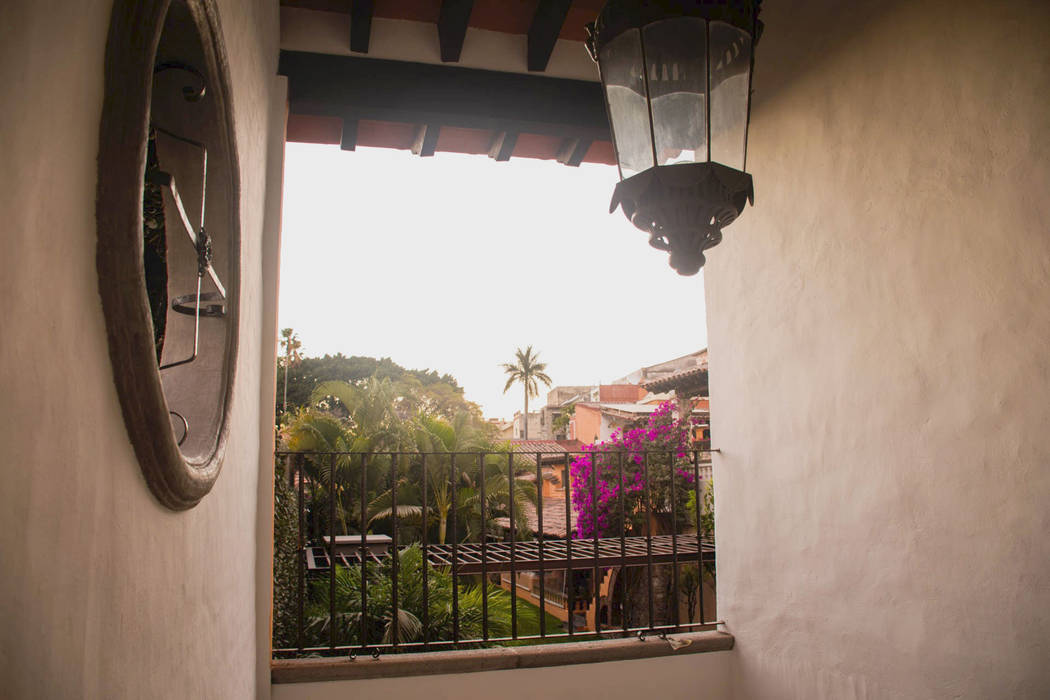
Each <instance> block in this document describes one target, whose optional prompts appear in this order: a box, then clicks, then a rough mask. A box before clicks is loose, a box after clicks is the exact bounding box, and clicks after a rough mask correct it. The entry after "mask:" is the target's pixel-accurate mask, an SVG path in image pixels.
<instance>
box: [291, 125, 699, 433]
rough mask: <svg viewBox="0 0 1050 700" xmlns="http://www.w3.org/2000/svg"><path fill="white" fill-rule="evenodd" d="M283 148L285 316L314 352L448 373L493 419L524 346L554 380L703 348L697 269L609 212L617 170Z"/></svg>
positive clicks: (515, 400) (625, 368)
mask: <svg viewBox="0 0 1050 700" xmlns="http://www.w3.org/2000/svg"><path fill="white" fill-rule="evenodd" d="M286 148H287V150H286V156H285V158H286V159H285V182H284V220H283V232H282V241H281V281H280V311H279V324H280V325H279V327H280V328H289V327H290V328H293V329H294V330H295V331H296V333H297V334H298V335H299V338H300V339H301V341H302V343H303V353H304V354H305V355H307V356H310V357H313V356H320V355H324V354H335V353H338V352H341V353H343V354H344V355H348V356H349V355H365V356H372V357H390V358H391V359H393V360H394V361H395V362H397V363H398V364H400V365H402V366H404V367H406V368H409V369H433V370H436V371H437V372H439V373H442V374H444V373H446V372H447V373H449V374H451V375H452V376H454V377H455V378H456V380H457V381H458V382H459V384H460V386H462V387H463V388H464V390H465V395H466V398H467V399H468V400H470V401H474V402H477V403H478V404H480V405H481V407H482V410H483V412H484V414H485V416H486V417H488V418H505V419H509V418H511V416H512V415H513V414H514V411H516V410H521V408H522V404H523V394H522V388H521V385H515V386H514V387H512V388H511V389H510V390H509V391H508V392H507V393H506V394H504V393H503V387H504V385H505V383H506V380H505V376H504V374H503V369H502V368H501V366H500V365H501V364H502V363H504V362H512V361H513V359H514V353H515V350H516V349H517V348H519V347H520V348H524V347H526V346H528V345H532V346H533V349H534V351H537V352H538V353H539V356H540V360H541V361H543V362H546V363H547V374H549V375H550V377H551V379H552V380H553V381H554V385H555V386H557V385H577V384H579V385H583V384H598V383H608V382H610V381H612V380H614V379H616V378H618V377H622V376H624V375H626V374H628V373H630V372H632V371H634V370H636V369H638V368H640V367H643V366H646V365H651V364H656V363H658V362H662V361H664V360H670V359H672V358H675V357H679V356H681V355H685V354H688V353H690V352H694V351H696V350H699V349H701V348H703V347H706V345H707V321H706V317H705V313H704V292H703V272H702V271H701V273H700V274H699V275H696V276H694V277H680V276H679V275H678V274H677V273H676V272H674V270H672V269H671V268H670V267H669V266H668V264H667V254H666V253H664V252H661V251H658V250H656V249H654V248H651V247H650V246H649V245H648V237H647V236H646V234H644V233H642V232H641V231H639V230H638V229H636V228H634V226H632V225H631V224H630V222H628V221H627V219H626V218H625V217H624V216H623V213H622V212H621V211H620V210H617V211H616V212H614V213H613V214H609V213H608V212H609V201H610V198H611V197H612V191H613V187H614V186H615V184H616V181H617V172H616V168H614V167H610V166H604V165H591V164H584V165H582V166H580V167H579V168H570V167H568V166H565V165H562V164H560V163H557V162H554V161H540V160H533V159H526V158H512V159H511V160H510V161H509V162H504V163H497V162H496V161H494V160H492V159H491V158H488V157H485V156H475V155H461V154H453V153H438V154H436V155H435V156H434V157H432V158H420V157H418V156H414V155H412V154H411V153H409V152H407V151H397V150H392V149H373V148H358V150H357V151H342V150H340V149H339V147H338V146H322V145H314V144H300V143H289V144H287V147H286ZM546 392H547V389H546V387H544V386H543V385H541V386H540V396H539V398H537V399H535V400H530V404H529V408H530V410H532V409H534V408H538V407H539V406H542V405H543V404H544V403H545V398H546Z"/></svg>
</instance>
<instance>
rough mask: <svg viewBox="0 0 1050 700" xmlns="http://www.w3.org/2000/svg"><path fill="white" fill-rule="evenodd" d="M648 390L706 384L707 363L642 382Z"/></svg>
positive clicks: (702, 385)
mask: <svg viewBox="0 0 1050 700" xmlns="http://www.w3.org/2000/svg"><path fill="white" fill-rule="evenodd" d="M642 386H644V387H645V388H646V389H648V390H649V391H653V392H656V391H670V390H671V389H686V390H689V389H697V388H706V386H707V363H706V362H705V363H703V364H702V365H700V366H699V367H692V368H690V369H684V370H680V371H678V372H674V373H673V374H668V375H667V376H664V377H660V378H659V379H654V380H652V381H649V382H645V383H644V384H642Z"/></svg>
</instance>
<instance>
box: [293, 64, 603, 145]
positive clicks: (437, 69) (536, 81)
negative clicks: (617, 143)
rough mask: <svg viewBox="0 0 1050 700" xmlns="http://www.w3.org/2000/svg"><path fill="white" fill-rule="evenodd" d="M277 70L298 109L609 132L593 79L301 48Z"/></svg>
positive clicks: (598, 137)
mask: <svg viewBox="0 0 1050 700" xmlns="http://www.w3.org/2000/svg"><path fill="white" fill-rule="evenodd" d="M279 72H280V73H281V75H285V76H288V100H289V103H290V107H291V111H292V113H293V114H310V115H315V116H332V117H338V118H340V119H347V118H351V117H352V118H355V119H373V120H377V121H393V122H402V123H406V124H436V125H441V126H453V127H461V128H467V129H487V130H491V131H508V132H510V131H512V132H515V133H530V134H544V135H550V136H557V137H559V138H588V139H592V140H594V141H608V140H609V139H610V135H609V122H608V117H607V116H606V113H605V103H604V101H603V100H602V90H601V85H600V84H599V83H596V82H589V81H584V80H568V79H562V78H548V77H546V76H542V75H525V74H520V73H501V72H496V71H486V70H477V69H473V68H463V67H461V66H442V65H431V64H421V63H409V62H405V61H387V60H382V59H374V58H364V57H354V56H334V55H325V54H316V53H306V52H298V51H282V52H281V58H280V66H279Z"/></svg>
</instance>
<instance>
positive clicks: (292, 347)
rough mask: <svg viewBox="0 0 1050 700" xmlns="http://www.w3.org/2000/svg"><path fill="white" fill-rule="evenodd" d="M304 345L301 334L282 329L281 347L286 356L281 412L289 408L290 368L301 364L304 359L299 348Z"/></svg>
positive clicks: (283, 363) (284, 360) (283, 364)
mask: <svg viewBox="0 0 1050 700" xmlns="http://www.w3.org/2000/svg"><path fill="white" fill-rule="evenodd" d="M302 347H303V344H302V342H301V341H300V340H299V334H298V333H296V332H295V331H293V330H292V329H291V328H282V329H281V349H282V350H284V358H283V361H282V363H281V364H282V366H283V367H284V399H283V400H282V401H281V413H284V412H286V411H287V410H288V370H289V369H290V368H291V367H292V366H293V365H297V364H299V361H300V360H302V359H303V356H302V354H301V353H300V352H299V349H300V348H302Z"/></svg>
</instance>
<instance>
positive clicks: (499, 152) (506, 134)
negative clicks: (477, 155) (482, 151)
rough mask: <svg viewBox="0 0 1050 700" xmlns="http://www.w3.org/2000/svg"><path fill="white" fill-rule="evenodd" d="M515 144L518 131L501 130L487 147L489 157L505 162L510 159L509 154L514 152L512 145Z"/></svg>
mask: <svg viewBox="0 0 1050 700" xmlns="http://www.w3.org/2000/svg"><path fill="white" fill-rule="evenodd" d="M517 144H518V132H516V131H501V132H499V133H498V134H496V138H494V139H493V140H492V146H490V147H489V158H492V159H493V160H495V161H497V162H500V163H505V162H507V161H508V160H510V157H511V155H512V154H513V153H514V146H516V145H517Z"/></svg>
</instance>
